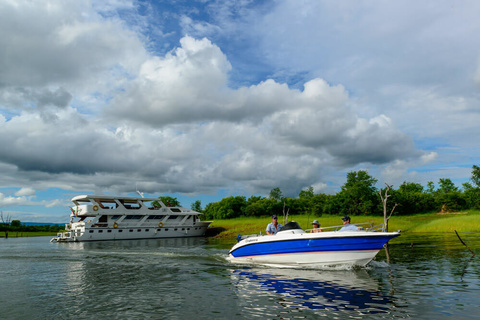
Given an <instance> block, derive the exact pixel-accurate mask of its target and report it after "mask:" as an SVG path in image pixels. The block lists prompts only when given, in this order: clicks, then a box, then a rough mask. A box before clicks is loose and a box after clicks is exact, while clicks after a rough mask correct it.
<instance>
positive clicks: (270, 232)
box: [267, 214, 283, 235]
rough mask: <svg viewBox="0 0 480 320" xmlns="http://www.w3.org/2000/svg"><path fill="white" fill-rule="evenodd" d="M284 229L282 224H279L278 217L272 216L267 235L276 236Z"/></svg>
mask: <svg viewBox="0 0 480 320" xmlns="http://www.w3.org/2000/svg"><path fill="white" fill-rule="evenodd" d="M281 227H283V226H282V225H281V224H279V223H278V219H277V215H275V214H274V215H273V216H272V222H271V223H269V224H268V226H267V234H268V235H274V234H277V232H278V230H280V228H281Z"/></svg>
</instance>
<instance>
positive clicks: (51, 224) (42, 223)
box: [22, 222, 65, 226]
mask: <svg viewBox="0 0 480 320" xmlns="http://www.w3.org/2000/svg"><path fill="white" fill-rule="evenodd" d="M22 224H23V225H25V226H63V225H65V223H49V222H22Z"/></svg>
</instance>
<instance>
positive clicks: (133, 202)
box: [51, 195, 212, 242]
mask: <svg viewBox="0 0 480 320" xmlns="http://www.w3.org/2000/svg"><path fill="white" fill-rule="evenodd" d="M72 202H73V203H74V207H73V208H71V211H72V213H71V215H70V223H69V224H67V225H66V230H67V231H66V232H61V233H58V234H57V236H56V237H54V238H53V239H52V240H51V242H72V241H98V240H127V239H157V238H178V237H197V236H203V235H205V231H206V230H207V228H208V226H209V225H210V223H212V221H200V218H199V215H201V214H202V213H200V212H197V211H193V210H190V209H187V208H183V207H171V206H169V204H168V203H167V205H165V204H164V203H162V201H160V200H159V199H156V198H143V197H142V198H138V197H114V196H97V195H82V196H77V197H74V198H73V199H72Z"/></svg>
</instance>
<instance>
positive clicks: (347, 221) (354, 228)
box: [338, 216, 362, 231]
mask: <svg viewBox="0 0 480 320" xmlns="http://www.w3.org/2000/svg"><path fill="white" fill-rule="evenodd" d="M342 221H343V227H342V228H341V229H340V230H338V231H359V230H362V228H361V227H357V226H356V225H354V224H350V217H349V216H345V217H343V218H342Z"/></svg>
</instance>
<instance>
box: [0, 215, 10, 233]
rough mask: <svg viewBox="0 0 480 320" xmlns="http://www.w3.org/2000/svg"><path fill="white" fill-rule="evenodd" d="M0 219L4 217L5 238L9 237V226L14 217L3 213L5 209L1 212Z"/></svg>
mask: <svg viewBox="0 0 480 320" xmlns="http://www.w3.org/2000/svg"><path fill="white" fill-rule="evenodd" d="M0 219H2V223H3V226H4V228H5V239H7V238H8V226H9V225H10V222H11V221H12V217H11V216H10V215H9V214H7V215H6V216H4V215H3V211H1V212H0Z"/></svg>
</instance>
